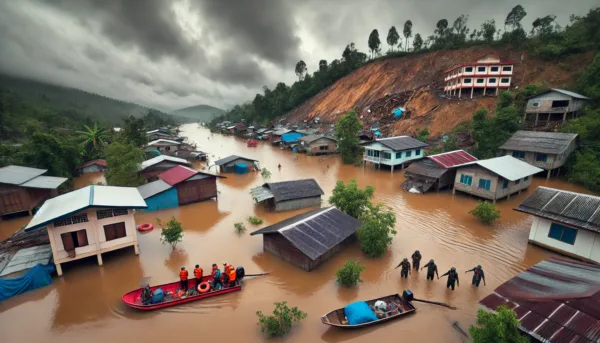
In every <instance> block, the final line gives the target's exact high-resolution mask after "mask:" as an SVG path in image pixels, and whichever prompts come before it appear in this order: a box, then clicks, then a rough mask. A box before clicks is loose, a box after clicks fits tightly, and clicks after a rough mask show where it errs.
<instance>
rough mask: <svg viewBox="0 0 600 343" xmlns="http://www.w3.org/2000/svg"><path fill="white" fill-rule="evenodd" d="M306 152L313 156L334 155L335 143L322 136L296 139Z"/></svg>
mask: <svg viewBox="0 0 600 343" xmlns="http://www.w3.org/2000/svg"><path fill="white" fill-rule="evenodd" d="M298 141H300V144H302V147H303V148H304V150H306V152H310V153H311V154H313V155H327V154H335V153H336V150H337V141H336V140H335V139H333V138H331V137H326V136H324V135H310V136H304V137H300V138H299V139H298Z"/></svg>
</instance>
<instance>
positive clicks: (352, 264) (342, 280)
mask: <svg viewBox="0 0 600 343" xmlns="http://www.w3.org/2000/svg"><path fill="white" fill-rule="evenodd" d="M363 270H365V266H363V265H361V264H360V263H359V262H358V261H355V260H350V261H346V262H345V263H344V266H343V267H342V268H340V269H338V271H337V272H335V277H336V281H337V282H338V283H339V284H341V285H343V286H346V287H352V286H355V285H356V284H358V283H359V282H362V280H361V279H360V273H362V271H363Z"/></svg>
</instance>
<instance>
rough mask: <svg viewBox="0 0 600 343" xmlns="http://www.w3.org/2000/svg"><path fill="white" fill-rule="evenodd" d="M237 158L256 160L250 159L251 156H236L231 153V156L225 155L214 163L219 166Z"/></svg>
mask: <svg viewBox="0 0 600 343" xmlns="http://www.w3.org/2000/svg"><path fill="white" fill-rule="evenodd" d="M239 158H241V159H243V160H247V161H252V162H258V161H256V160H253V159H251V158H247V157H242V156H237V155H231V156H227V157H225V158H222V159H220V160H217V161H215V164H216V165H218V166H220V165H223V164H227V163H229V162H231V161H235V160H237V159H239Z"/></svg>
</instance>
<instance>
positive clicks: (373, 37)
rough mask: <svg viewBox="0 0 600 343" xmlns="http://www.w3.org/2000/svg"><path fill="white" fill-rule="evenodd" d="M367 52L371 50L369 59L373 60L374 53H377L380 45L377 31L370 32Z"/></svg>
mask: <svg viewBox="0 0 600 343" xmlns="http://www.w3.org/2000/svg"><path fill="white" fill-rule="evenodd" d="M368 43H369V50H371V58H373V56H374V53H375V52H376V51H379V46H380V45H381V41H380V40H379V31H377V29H374V30H373V31H371V34H370V35H369V42H368Z"/></svg>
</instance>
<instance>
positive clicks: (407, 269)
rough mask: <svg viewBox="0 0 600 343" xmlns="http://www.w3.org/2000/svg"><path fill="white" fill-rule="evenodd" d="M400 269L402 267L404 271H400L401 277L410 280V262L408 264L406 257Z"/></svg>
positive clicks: (399, 265)
mask: <svg viewBox="0 0 600 343" xmlns="http://www.w3.org/2000/svg"><path fill="white" fill-rule="evenodd" d="M398 267H402V269H400V277H401V278H402V277H403V278H405V279H408V274H410V262H408V259H407V258H406V257H405V258H404V259H402V262H400V264H398V266H397V267H396V268H398Z"/></svg>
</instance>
